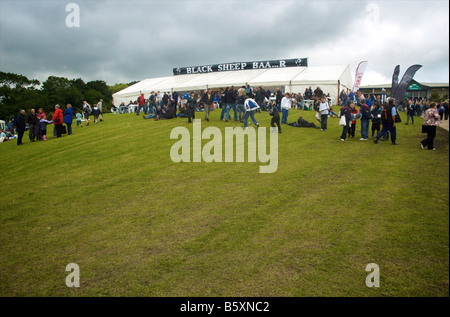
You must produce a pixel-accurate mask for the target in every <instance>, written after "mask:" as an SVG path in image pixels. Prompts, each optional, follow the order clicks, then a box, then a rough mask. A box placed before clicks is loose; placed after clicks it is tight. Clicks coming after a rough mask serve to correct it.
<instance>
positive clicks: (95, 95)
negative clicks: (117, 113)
mask: <svg viewBox="0 0 450 317" xmlns="http://www.w3.org/2000/svg"><path fill="white" fill-rule="evenodd" d="M100 99H103V95H102V93H101V92H99V91H97V90H95V89H89V90H87V91H86V92H85V93H84V99H83V100H86V101H87V102H88V104H90V105H91V106H93V105H94V104H96V103H97V102H98V101H99V100H100ZM103 101H105V100H103Z"/></svg>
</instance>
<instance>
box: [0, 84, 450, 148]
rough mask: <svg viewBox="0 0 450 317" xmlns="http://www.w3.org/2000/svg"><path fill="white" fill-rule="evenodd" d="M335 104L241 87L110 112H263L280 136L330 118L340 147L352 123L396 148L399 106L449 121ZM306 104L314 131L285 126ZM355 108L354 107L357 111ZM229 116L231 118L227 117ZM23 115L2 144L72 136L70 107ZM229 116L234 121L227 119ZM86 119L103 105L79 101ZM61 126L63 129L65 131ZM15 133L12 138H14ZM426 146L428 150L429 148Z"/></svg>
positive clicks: (389, 108)
mask: <svg viewBox="0 0 450 317" xmlns="http://www.w3.org/2000/svg"><path fill="white" fill-rule="evenodd" d="M339 99H340V104H341V105H342V107H341V110H340V113H339V114H337V113H336V112H334V111H333V109H332V105H331V104H330V103H329V102H328V101H329V98H328V96H327V95H326V94H325V93H324V92H323V91H322V90H321V89H320V87H317V88H316V89H315V90H314V91H313V90H312V88H311V87H309V88H306V89H305V92H304V93H303V94H301V93H298V94H291V93H283V92H282V91H281V90H280V89H276V91H275V92H273V93H272V92H270V90H265V89H264V88H263V87H262V86H260V87H254V88H253V87H249V86H242V87H240V88H239V89H236V88H235V87H233V86H231V87H226V88H225V89H219V90H218V91H216V92H213V91H212V90H211V89H207V90H205V91H193V92H186V93H184V94H180V93H178V92H172V93H167V92H165V93H161V92H159V91H158V92H155V91H153V92H152V93H151V94H150V96H149V98H147V99H146V98H144V94H142V93H141V94H140V96H139V97H138V98H137V100H135V101H130V102H129V103H128V104H127V105H125V103H124V102H122V103H121V105H120V106H119V107H116V106H114V105H112V106H111V112H112V113H114V114H122V113H126V112H129V109H130V108H131V107H133V108H134V109H133V110H134V111H133V112H134V113H136V115H137V116H138V115H139V114H140V113H141V112H144V115H143V118H144V119H146V120H147V119H154V120H168V119H175V118H180V117H182V118H187V120H188V123H192V122H193V121H192V120H193V119H195V114H196V112H204V113H205V120H206V121H209V120H210V112H211V111H213V110H215V109H217V110H219V111H221V112H220V120H223V121H225V122H228V121H229V120H234V121H238V122H240V123H243V125H244V128H247V127H248V120H249V119H251V121H252V122H253V124H254V125H255V126H256V127H258V126H259V123H258V121H257V120H256V118H255V113H257V112H261V111H267V113H268V114H269V115H270V116H271V117H272V118H271V122H270V125H271V127H272V131H274V132H275V131H277V130H278V132H279V133H281V132H282V128H281V125H283V124H286V125H289V126H292V127H310V128H315V129H320V130H321V131H327V130H328V118H329V117H336V118H337V117H339V118H341V121H342V117H344V118H345V120H344V121H345V124H341V125H342V126H343V129H342V133H341V136H340V139H341V141H345V140H346V139H347V138H355V134H356V125H357V120H359V121H360V124H361V127H360V128H361V129H360V130H361V138H360V139H359V140H361V141H367V140H368V139H369V134H370V131H371V136H372V139H373V140H374V143H378V141H379V140H382V141H386V140H388V139H389V136H390V138H391V142H392V144H393V145H397V142H396V123H398V122H399V121H400V120H399V112H398V111H399V109H400V107H401V106H402V105H403V106H404V108H405V111H406V114H407V121H406V123H405V124H406V125H408V124H409V122H410V121H411V124H414V117H415V116H422V114H424V118H425V120H424V125H427V126H432V127H433V126H434V127H435V126H438V125H439V124H440V121H441V120H444V119H445V120H448V111H449V106H448V100H446V101H445V102H444V101H443V102H441V103H432V102H429V101H428V100H425V99H417V98H416V99H413V98H410V99H408V100H406V101H405V102H404V103H398V104H396V102H395V100H394V99H392V98H389V99H388V101H387V102H382V101H381V100H380V96H379V95H377V96H375V95H374V94H369V95H368V97H367V98H366V97H365V96H364V94H362V93H361V92H359V91H357V92H356V93H353V92H350V93H347V92H346V91H345V90H342V92H341V94H340V96H339ZM305 100H308V101H310V102H311V108H312V110H314V111H316V120H317V121H318V122H319V123H320V126H317V125H316V124H315V123H313V122H308V121H306V120H305V119H304V118H303V116H300V117H299V118H298V119H297V120H296V121H295V122H291V123H288V121H287V120H288V116H289V111H290V110H291V109H293V108H294V109H298V108H300V107H301V109H304V110H309V109H305V108H304V107H303V105H304V104H303V102H304V101H305ZM356 107H359V109H357V108H356ZM231 112H233V114H231ZM25 114H26V113H25V110H21V111H20V114H19V115H18V116H16V118H15V119H14V124H11V121H10V122H8V123H7V129H6V130H2V131H0V133H1V134H0V137H1V140H2V142H3V141H6V140H8V139H12V138H17V144H18V145H22V144H23V142H22V140H23V135H24V132H25V130H26V129H28V130H29V138H30V142H34V141H38V140H42V141H46V140H47V125H49V124H53V126H54V129H53V136H54V137H56V138H59V137H61V136H62V134H66V133H67V134H68V135H71V134H72V122H73V119H74V111H73V108H72V106H71V105H70V104H67V105H66V109H65V110H64V112H63V110H62V109H60V106H59V105H56V106H55V111H54V112H53V113H50V114H49V115H48V117H47V115H46V114H45V113H44V111H43V110H42V108H40V109H39V110H38V112H37V113H36V112H35V109H31V110H30V113H29V114H28V116H27V117H26V118H25ZM232 115H233V117H232ZM90 116H93V120H94V124H97V123H98V122H101V121H103V100H102V99H100V100H99V102H98V103H96V104H94V105H93V106H92V107H91V105H89V104H88V103H87V101H83V105H82V111H77V113H76V114H75V118H76V121H77V127H83V121H84V123H85V125H86V126H89V124H90ZM64 124H65V125H64ZM14 129H15V130H16V132H17V136H16V135H14ZM423 130H424V133H428V134H427V139H425V140H424V141H423V142H422V143H421V146H422V147H428V148H429V147H432V148H434V147H433V139H434V137H435V134H436V130H435V129H434V128H424V129H423ZM430 144H431V145H430Z"/></svg>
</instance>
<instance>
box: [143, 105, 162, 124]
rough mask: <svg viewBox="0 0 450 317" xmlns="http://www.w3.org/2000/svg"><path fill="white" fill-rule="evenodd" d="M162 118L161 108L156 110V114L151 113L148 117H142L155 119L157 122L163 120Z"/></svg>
mask: <svg viewBox="0 0 450 317" xmlns="http://www.w3.org/2000/svg"><path fill="white" fill-rule="evenodd" d="M161 116H162V110H161V106H158V107H157V108H156V110H155V112H154V113H150V114H149V115H148V116H145V115H142V117H144V119H153V118H154V119H155V121H157V120H159V119H161Z"/></svg>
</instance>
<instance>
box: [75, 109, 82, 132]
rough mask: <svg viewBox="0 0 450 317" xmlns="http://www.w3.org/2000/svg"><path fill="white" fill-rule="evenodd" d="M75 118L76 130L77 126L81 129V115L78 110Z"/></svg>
mask: <svg viewBox="0 0 450 317" xmlns="http://www.w3.org/2000/svg"><path fill="white" fill-rule="evenodd" d="M76 116H77V128H78V126H80V128H82V127H83V124H82V123H81V117H82V114H81V112H80V111H79V110H78V111H77V114H76Z"/></svg>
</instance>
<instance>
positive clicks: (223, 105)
mask: <svg viewBox="0 0 450 317" xmlns="http://www.w3.org/2000/svg"><path fill="white" fill-rule="evenodd" d="M228 89H230V88H229V87H226V88H225V90H223V91H221V95H220V107H221V109H222V111H221V112H220V121H222V120H224V119H225V114H226V112H227V93H228Z"/></svg>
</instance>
